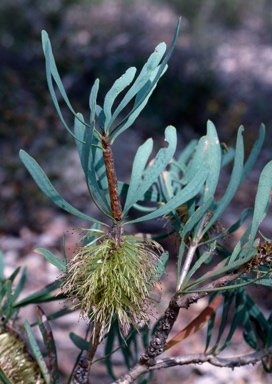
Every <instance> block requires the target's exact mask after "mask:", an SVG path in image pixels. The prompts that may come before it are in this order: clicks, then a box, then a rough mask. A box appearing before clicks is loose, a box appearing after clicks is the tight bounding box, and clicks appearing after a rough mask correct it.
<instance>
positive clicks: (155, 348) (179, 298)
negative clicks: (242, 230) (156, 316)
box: [139, 266, 246, 366]
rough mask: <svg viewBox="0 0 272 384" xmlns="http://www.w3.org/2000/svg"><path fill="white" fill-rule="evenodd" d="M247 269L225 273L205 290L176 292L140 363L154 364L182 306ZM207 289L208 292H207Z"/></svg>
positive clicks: (195, 300)
mask: <svg viewBox="0 0 272 384" xmlns="http://www.w3.org/2000/svg"><path fill="white" fill-rule="evenodd" d="M245 270H246V266H242V267H241V268H240V269H239V270H238V271H236V272H235V273H232V274H229V275H225V276H223V277H220V278H219V279H217V280H214V281H212V282H211V283H209V284H207V285H205V286H204V287H203V288H202V290H203V291H201V292H198V293H188V294H185V295H179V294H175V295H174V296H173V297H172V299H171V300H170V303H169V306H168V308H167V309H166V311H165V312H164V316H163V318H162V320H161V321H160V323H159V325H158V327H157V329H156V332H155V333H154V335H153V336H152V339H151V341H150V343H149V344H148V346H147V348H146V350H145V353H144V354H143V355H142V356H141V357H140V360H139V363H140V364H142V365H147V366H152V365H153V364H154V359H155V358H156V357H157V356H159V355H161V354H162V353H163V352H164V346H165V344H166V341H167V337H168V335H169V333H170V332H171V330H172V328H173V325H174V323H175V321H176V319H177V317H178V314H179V310H180V308H186V309H188V308H189V307H190V305H191V304H193V303H196V302H197V301H198V300H199V299H201V298H203V297H205V296H207V295H208V294H209V290H211V289H213V288H220V287H222V288H223V287H224V286H226V285H227V284H228V283H230V282H231V281H233V280H235V279H237V278H238V277H239V276H240V275H241V274H242V273H244V272H245ZM206 289H207V292H205V290H206Z"/></svg>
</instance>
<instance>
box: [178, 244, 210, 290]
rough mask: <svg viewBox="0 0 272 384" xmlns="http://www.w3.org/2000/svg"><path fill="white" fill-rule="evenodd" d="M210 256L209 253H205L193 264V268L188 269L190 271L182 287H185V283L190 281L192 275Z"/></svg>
mask: <svg viewBox="0 0 272 384" xmlns="http://www.w3.org/2000/svg"><path fill="white" fill-rule="evenodd" d="M210 255H211V252H210V251H206V252H204V253H203V254H202V255H201V256H200V258H199V259H198V260H197V261H196V262H195V263H194V265H193V267H192V268H191V269H190V271H189V272H188V274H187V275H186V278H185V279H184V281H183V283H182V286H186V284H187V282H188V281H189V280H190V278H191V277H192V276H193V274H194V273H195V272H196V271H197V270H198V269H199V268H200V267H201V265H202V264H203V263H205V261H206V260H207V259H208V258H209V257H210Z"/></svg>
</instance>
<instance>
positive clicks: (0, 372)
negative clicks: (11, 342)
mask: <svg viewBox="0 0 272 384" xmlns="http://www.w3.org/2000/svg"><path fill="white" fill-rule="evenodd" d="M0 379H1V380H0V382H1V384H2V383H3V384H14V383H13V382H12V381H10V380H9V378H8V377H7V376H6V374H5V372H4V371H3V369H2V368H1V367H0Z"/></svg>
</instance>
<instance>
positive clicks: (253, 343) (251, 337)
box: [243, 311, 258, 350]
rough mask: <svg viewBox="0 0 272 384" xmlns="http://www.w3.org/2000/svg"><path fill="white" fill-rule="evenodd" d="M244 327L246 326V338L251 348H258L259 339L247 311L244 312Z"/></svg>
mask: <svg viewBox="0 0 272 384" xmlns="http://www.w3.org/2000/svg"><path fill="white" fill-rule="evenodd" d="M243 327H244V339H245V341H246V342H247V344H248V345H250V347H251V348H253V349H255V350H258V341H257V338H256V335H255V332H254V329H253V327H252V324H251V321H250V317H249V313H248V312H247V311H245V312H244V318H243Z"/></svg>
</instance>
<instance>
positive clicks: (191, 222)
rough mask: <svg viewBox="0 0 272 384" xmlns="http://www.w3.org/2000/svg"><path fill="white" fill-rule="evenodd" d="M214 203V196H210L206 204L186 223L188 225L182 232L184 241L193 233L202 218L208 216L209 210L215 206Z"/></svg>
mask: <svg viewBox="0 0 272 384" xmlns="http://www.w3.org/2000/svg"><path fill="white" fill-rule="evenodd" d="M213 202H214V198H213V196H210V197H209V198H208V199H207V200H206V201H205V203H204V204H202V205H201V206H200V207H199V208H198V209H197V210H196V211H195V212H194V213H193V214H192V216H191V217H190V218H189V219H188V220H187V221H186V224H185V225H184V228H183V230H182V236H183V239H184V237H185V236H186V235H187V233H189V232H190V231H192V229H193V228H194V226H195V225H196V224H197V223H199V222H200V221H201V220H202V218H203V217H204V215H205V214H206V212H207V211H208V210H209V208H210V207H211V205H212V204H213Z"/></svg>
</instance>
